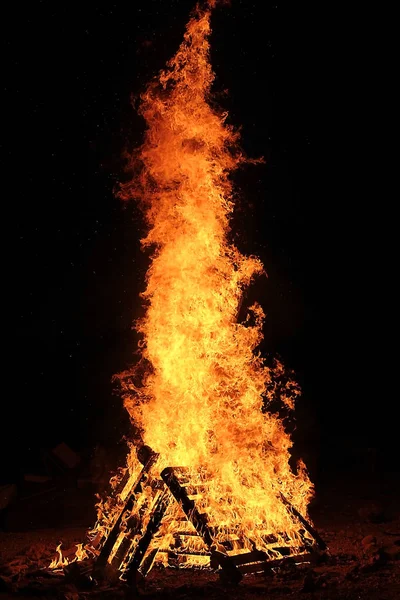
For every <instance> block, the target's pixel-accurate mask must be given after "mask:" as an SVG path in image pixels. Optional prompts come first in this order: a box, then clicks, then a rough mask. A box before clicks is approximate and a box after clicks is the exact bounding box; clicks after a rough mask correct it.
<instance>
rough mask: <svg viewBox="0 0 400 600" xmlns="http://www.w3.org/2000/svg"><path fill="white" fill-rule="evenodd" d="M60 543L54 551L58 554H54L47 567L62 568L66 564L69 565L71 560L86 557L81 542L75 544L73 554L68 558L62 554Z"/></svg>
mask: <svg viewBox="0 0 400 600" xmlns="http://www.w3.org/2000/svg"><path fill="white" fill-rule="evenodd" d="M61 546H62V543H61V544H59V545H58V546H57V548H56V552H57V553H58V556H56V557H55V558H54V559H53V560H52V561H51V563H50V564H49V569H63V568H64V567H66V566H67V565H70V564H71V563H73V562H77V561H82V560H84V559H85V558H87V557H88V555H87V552H86V550H85V549H84V547H83V544H77V545H76V552H75V556H74V557H73V558H72V559H71V560H69V559H68V558H67V557H66V556H63V553H62V550H61Z"/></svg>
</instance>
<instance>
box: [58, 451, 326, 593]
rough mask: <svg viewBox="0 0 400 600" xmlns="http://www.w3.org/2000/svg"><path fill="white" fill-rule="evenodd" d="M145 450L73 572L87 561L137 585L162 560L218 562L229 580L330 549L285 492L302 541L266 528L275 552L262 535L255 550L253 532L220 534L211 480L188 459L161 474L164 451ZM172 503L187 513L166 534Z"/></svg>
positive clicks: (98, 572)
mask: <svg viewBox="0 0 400 600" xmlns="http://www.w3.org/2000/svg"><path fill="white" fill-rule="evenodd" d="M139 458H140V459H141V462H142V464H143V467H142V469H141V471H140V473H139V474H138V476H137V477H136V478H135V479H133V477H132V474H129V473H126V474H125V476H124V478H123V479H122V481H121V482H120V484H119V486H118V488H117V489H115V490H114V493H113V497H114V500H115V506H116V507H117V508H116V510H114V515H115V516H114V520H113V522H112V523H111V524H110V523H108V525H107V526H104V523H103V524H102V523H101V519H100V521H99V522H98V524H97V526H96V528H95V530H96V529H97V530H98V533H97V534H96V535H95V536H94V537H93V538H92V539H90V540H89V541H88V542H87V544H86V545H85V550H86V554H87V555H88V556H89V557H90V558H88V559H86V560H85V561H83V562H82V563H73V564H72V565H70V566H69V567H66V569H65V571H66V574H68V575H69V576H71V575H73V570H75V572H76V573H77V571H76V569H77V567H78V564H79V577H82V576H89V577H91V578H92V579H95V580H104V579H110V578H111V579H115V580H117V579H122V580H123V581H125V582H126V583H128V584H129V585H132V586H134V585H135V584H136V583H137V582H138V580H141V579H143V578H145V577H146V575H147V574H148V573H149V571H150V570H151V568H152V567H153V565H154V564H156V563H160V562H161V563H162V564H163V565H165V566H171V567H183V568H185V567H200V568H210V569H213V570H216V571H217V572H218V574H219V576H220V578H221V580H222V581H224V582H225V583H231V584H238V583H239V582H240V581H241V579H242V577H243V575H245V574H247V573H260V572H268V571H271V570H274V569H277V568H279V567H280V566H282V565H283V564H285V563H293V564H301V563H304V562H310V561H311V560H312V559H313V558H315V556H316V555H321V553H323V552H324V551H325V550H326V544H325V543H324V541H323V540H322V539H321V538H320V536H319V535H318V533H317V532H316V531H315V529H314V528H313V527H312V526H311V524H310V523H308V522H307V520H306V519H304V517H303V516H302V515H301V514H300V513H299V512H298V511H297V510H296V509H295V508H294V507H292V506H291V504H290V503H289V502H288V501H287V500H286V498H285V497H284V496H283V495H282V494H281V495H280V501H281V502H282V503H283V504H284V505H285V507H286V508H287V510H288V511H289V512H290V513H291V516H292V518H293V520H297V521H298V523H299V525H300V527H301V528H300V537H301V544H296V546H294V545H293V542H291V540H290V539H289V537H288V536H286V537H285V535H282V534H281V535H280V536H279V541H278V537H277V536H274V535H265V536H263V539H264V540H265V541H266V542H267V548H268V551H267V552H265V551H261V550H258V549H257V548H256V546H255V544H254V543H253V544H251V546H252V549H251V550H249V540H247V543H246V544H245V541H244V540H243V539H241V538H240V536H238V535H237V534H236V533H235V532H227V533H226V535H224V537H223V541H222V542H221V541H217V539H216V537H217V535H216V530H215V528H213V527H212V526H211V525H210V524H209V522H208V519H207V516H206V515H205V514H202V513H200V512H199V510H198V508H197V506H196V499H199V498H200V497H201V495H202V493H203V491H204V490H203V489H202V488H203V487H204V481H203V482H202V483H203V485H201V484H199V483H193V481H191V477H190V473H189V471H188V469H186V468H183V467H168V468H166V469H164V470H163V471H162V473H161V476H158V475H156V463H157V460H158V455H157V454H155V453H154V452H152V451H151V450H150V448H147V447H143V448H142V449H141V454H139ZM171 510H172V511H175V512H174V515H175V518H176V514H179V515H180V517H178V518H177V519H176V522H175V525H176V527H175V530H174V534H173V535H169V536H168V540H166V539H164V535H163V534H161V533H160V529H161V526H162V522H163V519H164V517H165V516H166V515H168V514H169V511H171ZM103 520H106V518H105V517H104V519H103ZM98 525H100V527H98ZM101 525H103V526H101ZM219 539H220V537H219ZM282 540H284V542H282ZM277 557H278V558H277ZM73 565H75V566H73ZM72 567H73V570H72V571H71V568H72Z"/></svg>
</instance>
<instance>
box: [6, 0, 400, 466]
mask: <svg viewBox="0 0 400 600" xmlns="http://www.w3.org/2000/svg"><path fill="white" fill-rule="evenodd" d="M192 7H193V3H192V2H191V1H183V0H175V1H172V0H171V1H169V2H165V1H163V0H146V1H144V0H139V1H136V2H129V3H126V2H116V3H113V2H108V3H107V2H105V3H104V4H103V5H100V4H99V3H96V2H95V3H89V4H88V5H84V4H83V3H81V5H78V4H75V5H74V4H72V5H71V4H64V3H51V2H33V3H29V4H28V5H27V7H25V8H24V9H23V10H22V9H21V10H20V9H19V8H18V7H16V9H15V10H14V11H12V12H10V13H9V14H8V15H7V19H6V22H5V32H4V33H5V38H6V46H5V57H6V59H7V64H8V73H7V81H6V83H5V92H6V97H7V98H8V100H9V104H8V108H7V110H6V111H5V113H4V116H5V121H6V130H7V134H8V135H7V138H6V143H5V144H4V149H5V157H6V160H7V163H6V164H7V167H6V170H5V172H4V184H5V185H4V189H5V194H6V198H5V201H4V207H5V208H7V209H8V208H9V207H11V216H8V215H7V217H5V218H4V220H3V230H4V233H5V237H8V233H9V232H10V233H11V234H12V241H11V243H10V245H9V244H8V243H7V246H6V252H5V255H4V259H5V260H4V263H5V265H6V266H10V273H11V274H10V276H9V277H7V281H6V296H7V298H8V299H9V300H11V308H10V310H9V311H8V310H7V311H6V313H5V314H4V315H3V316H4V321H5V326H6V327H8V328H10V330H11V337H10V339H11V341H10V342H7V343H6V354H7V357H8V361H7V363H8V364H9V366H7V372H6V374H5V393H4V396H3V401H2V414H3V417H4V420H3V426H2V428H3V434H2V435H3V440H6V438H7V437H8V436H7V432H9V433H11V436H10V438H11V439H10V440H8V439H7V441H6V445H5V451H4V452H3V455H2V456H3V458H5V461H4V463H5V467H4V468H5V469H6V470H7V471H8V473H9V474H10V473H12V472H16V471H21V470H24V469H27V468H30V467H31V466H32V465H34V464H35V461H37V460H38V458H37V457H38V455H39V454H38V453H39V450H40V448H43V447H52V445H55V444H56V443H59V442H60V441H63V440H64V441H66V442H67V443H68V444H70V445H71V446H72V447H73V448H76V449H77V450H81V449H82V448H87V447H90V446H93V445H94V444H96V443H97V442H99V441H101V442H103V443H104V444H106V445H107V446H108V447H112V446H113V444H117V443H118V441H119V440H120V438H121V436H122V435H123V434H124V433H126V432H127V419H126V416H125V414H124V411H123V409H122V408H121V401H120V399H119V397H118V396H117V395H115V394H113V387H112V384H111V377H112V375H113V374H114V373H116V372H118V371H120V370H123V369H124V368H126V367H127V366H128V365H129V364H130V363H131V362H132V361H133V360H134V352H135V347H136V342H137V339H136V337H135V333H134V332H132V330H131V324H132V322H133V321H134V319H136V318H137V317H138V316H139V315H140V311H141V308H140V300H139V298H138V294H139V292H140V291H141V290H142V289H143V286H144V275H145V272H146V269H147V265H148V258H147V257H146V256H145V255H144V254H143V253H142V252H141V251H140V246H139V239H140V237H141V235H142V233H143V231H144V228H143V223H142V221H141V218H140V215H139V213H138V210H137V208H136V207H135V206H134V205H133V204H132V205H128V206H122V205H121V203H120V201H119V200H117V199H116V198H115V196H114V193H113V190H114V189H115V186H116V185H117V183H118V181H119V180H121V178H122V177H123V160H122V155H123V151H124V150H125V148H131V147H134V146H136V145H138V144H139V143H140V141H141V136H142V133H143V122H142V120H141V119H140V118H139V117H137V115H136V114H135V111H134V110H133V109H132V106H131V101H130V96H131V94H137V93H139V92H140V91H141V90H142V89H143V88H144V86H145V84H146V82H147V81H148V80H149V79H150V78H151V77H152V76H154V75H155V74H156V73H157V72H158V71H159V70H160V69H161V68H163V67H164V65H165V62H166V61H167V60H168V59H169V58H170V57H171V56H172V55H173V54H174V53H175V51H176V49H177V47H178V45H179V43H180V41H181V39H182V35H183V32H184V26H185V23H186V22H187V20H188V15H189V13H190V10H191V8H192ZM363 10H364V12H358V11H356V10H354V14H351V13H350V12H349V10H348V9H347V11H345V10H344V9H341V8H338V7H337V6H336V5H332V4H326V3H325V4H324V5H321V4H319V5H316V4H315V3H288V5H285V4H283V3H281V2H268V1H265V2H264V1H261V0H257V1H250V0H246V1H241V0H233V1H232V4H231V6H230V7H227V6H225V7H223V8H222V7H221V8H218V9H216V11H215V14H214V16H213V20H212V28H213V34H212V37H211V44H212V63H213V67H214V70H215V72H216V75H217V77H216V82H215V91H216V93H217V94H218V95H219V98H220V104H221V105H222V106H223V107H224V108H226V109H227V110H228V111H229V114H230V117H229V122H230V123H232V124H233V125H235V126H240V127H241V128H242V145H243V147H244V149H245V151H246V152H247V153H248V154H249V155H250V156H252V157H259V156H264V157H265V161H266V162H265V165H262V166H247V167H246V168H245V169H243V170H242V171H241V172H240V173H238V174H237V175H236V176H235V181H236V185H237V186H238V187H237V189H238V191H239V195H240V199H239V200H238V203H237V210H236V212H235V215H234V218H233V222H232V229H233V233H232V235H233V238H234V240H235V242H236V243H237V244H238V245H239V247H240V249H241V250H242V251H244V252H246V253H254V254H257V255H258V256H260V258H261V259H262V260H263V262H264V264H265V267H266V271H267V272H268V275H269V277H268V279H260V280H259V281H257V282H256V283H255V284H254V286H253V287H252V289H251V290H250V291H249V293H248V299H249V301H250V300H252V299H258V300H259V301H260V302H261V304H262V305H263V307H264V309H265V311H266V313H267V319H266V323H265V342H264V344H263V347H262V350H263V352H269V353H279V354H280V355H281V356H282V358H283V360H284V362H285V363H286V364H287V365H288V366H289V367H291V368H293V369H294V370H295V371H296V373H297V377H298V379H299V381H300V382H301V384H302V387H303V392H304V393H303V400H302V401H301V402H300V403H299V412H298V419H299V430H300V436H301V435H302V436H303V437H305V438H306V437H307V435H310V439H314V440H315V439H318V440H319V442H320V443H318V444H317V445H316V448H318V450H316V451H317V452H321V456H322V457H323V461H325V463H326V464H327V465H328V464H331V465H332V464H334V463H335V460H336V459H335V457H337V456H339V455H342V456H346V453H347V451H348V449H350V448H354V447H358V446H360V447H376V448H378V449H379V452H380V453H381V456H382V457H383V459H382V463H385V464H387V460H388V458H389V457H390V456H391V455H392V452H393V450H394V448H395V443H396V432H397V425H396V423H395V419H394V418H393V413H392V406H394V403H395V400H394V396H395V394H396V391H395V390H396V384H395V378H396V375H395V368H394V367H393V366H392V367H389V362H390V361H389V357H390V355H392V350H391V348H390V344H389V342H385V343H384V342H383V341H382V339H381V335H380V333H379V332H382V331H384V332H387V331H389V332H390V330H391V328H392V327H393V326H394V324H393V323H392V321H391V317H390V316H389V318H388V314H389V313H390V307H389V305H390V304H391V302H392V301H391V300H390V298H391V291H390V290H389V288H390V285H389V284H388V283H387V281H388V279H387V277H388V274H387V270H386V269H387V267H386V265H387V262H388V259H389V257H390V256H391V254H392V251H391V250H390V249H389V248H387V249H386V243H387V239H388V238H390V237H391V235H392V234H389V233H387V232H388V231H389V229H390V222H391V221H392V217H391V210H392V208H391V206H392V204H391V202H390V201H389V202H388V201H387V199H388V196H390V197H393V192H392V191H391V190H390V189H388V184H387V183H386V182H387V178H386V173H387V171H389V170H390V162H389V161H388V159H387V157H385V153H386V154H387V151H388V144H387V143H386V142H383V141H382V137H381V133H382V132H383V131H385V128H386V124H385V119H386V114H385V104H386V99H385V98H386V96H387V95H388V94H389V92H388V91H387V89H386V87H385V82H384V79H385V76H384V75H383V74H382V73H383V72H382V64H381V61H382V56H383V54H384V53H382V37H384V35H383V36H382V31H381V30H380V26H379V25H378V24H377V22H375V25H374V27H375V29H372V30H371V23H372V22H373V21H374V19H375V15H373V14H370V15H366V14H365V9H363ZM380 17H381V16H380ZM388 20H390V16H387V18H386V21H388ZM386 21H385V22H386ZM377 35H379V36H380V38H379V43H378V41H377ZM225 89H228V92H229V93H228V95H224V94H223V93H222V92H223V90H225ZM389 95H390V94H389ZM382 215H384V219H383V221H382V219H381V218H380V217H381V216H382ZM392 239H393V238H392ZM389 275H390V269H389ZM391 277H393V274H392V275H391ZM389 338H390V335H389ZM4 472H5V471H4V470H3V473H4Z"/></svg>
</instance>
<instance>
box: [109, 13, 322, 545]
mask: <svg viewBox="0 0 400 600" xmlns="http://www.w3.org/2000/svg"><path fill="white" fill-rule="evenodd" d="M211 4H213V3H209V4H208V6H207V7H206V8H205V9H202V8H200V7H197V8H196V10H195V12H194V15H193V17H192V18H191V20H190V21H189V23H188V25H187V30H186V33H185V36H184V41H183V43H182V44H181V46H180V48H179V50H178V52H177V53H176V55H175V56H174V58H173V59H172V60H171V61H170V62H169V63H168V65H167V68H166V69H165V70H164V71H162V72H161V73H160V75H159V76H158V78H157V79H156V80H155V81H153V82H151V83H150V85H149V86H148V87H147V90H146V91H145V93H144V94H143V96H142V98H141V106H140V113H141V115H142V116H143V117H144V118H145V120H146V123H147V130H146V133H145V139H144V143H143V145H142V146H141V147H140V148H138V149H137V150H136V151H134V152H133V153H132V155H131V163H130V164H131V167H132V171H133V177H132V180H131V181H130V182H129V183H127V184H125V185H124V186H122V189H121V192H120V195H121V197H122V198H124V199H130V198H134V199H139V200H140V201H141V203H142V205H143V209H144V212H145V217H146V221H147V224H148V233H147V235H146V237H145V238H144V239H143V240H142V243H143V246H144V247H151V248H152V249H153V251H152V257H151V264H150V267H149V270H148V273H147V280H146V289H145V291H144V293H143V298H144V299H145V304H146V312H145V316H144V318H143V319H142V320H141V322H140V323H139V324H138V325H137V329H138V331H139V332H140V333H141V335H142V339H143V341H142V346H141V355H142V361H141V367H140V369H142V366H143V364H145V365H146V366H147V372H146V373H145V375H144V376H142V377H141V382H140V384H138V383H137V381H138V373H139V371H138V369H137V368H136V370H135V369H133V370H131V371H128V372H125V373H123V374H122V375H121V381H122V383H123V386H124V394H125V405H126V408H127V409H128V411H129V414H130V416H131V418H132V421H133V422H134V424H135V426H136V427H138V428H139V429H140V431H141V435H142V438H143V440H144V442H145V443H146V444H148V445H149V446H151V448H153V450H155V451H156V452H158V453H160V461H159V468H160V470H161V469H162V468H164V467H166V466H187V467H190V468H192V469H193V472H198V469H199V467H202V468H204V473H206V475H204V479H205V480H206V481H207V485H208V491H207V493H206V494H204V496H203V498H202V499H201V500H199V502H200V510H201V511H202V512H205V513H206V514H207V515H208V518H209V519H210V521H211V522H212V523H214V524H215V526H217V527H219V528H220V529H221V531H222V530H223V529H225V530H226V529H230V530H235V531H238V532H239V533H240V534H241V535H243V536H245V537H247V538H251V539H252V540H253V541H255V542H257V545H258V546H259V547H262V543H261V541H259V535H258V532H260V531H263V532H265V531H268V532H270V533H279V532H282V531H285V532H287V533H289V534H291V535H292V537H294V538H295V537H296V531H294V528H295V526H294V525H293V521H292V520H291V519H290V515H289V514H288V511H287V509H286V507H285V506H284V505H283V504H282V503H281V502H280V501H279V493H280V492H283V493H284V495H285V496H286V497H287V498H288V500H289V501H290V502H291V503H292V504H293V505H294V506H295V507H296V508H297V509H298V510H299V511H300V512H302V513H303V514H305V513H306V510H307V504H308V501H309V498H310V494H311V489H312V484H311V483H310V481H309V479H308V477H307V474H306V472H305V469H304V468H303V466H302V465H300V466H299V467H298V469H297V472H293V471H292V469H291V468H290V466H289V459H290V453H289V450H290V447H291V440H290V436H289V435H288V433H287V432H286V431H285V429H284V426H283V424H282V421H281V419H280V418H279V417H278V415H276V414H272V413H270V412H268V403H269V402H270V401H271V400H272V399H273V398H274V391H273V390H274V381H275V375H276V372H275V370H273V369H270V368H268V367H267V365H266V363H265V362H264V360H263V358H262V357H261V356H260V354H259V353H257V346H258V345H259V342H260V340H261V339H262V324H263V317H264V315H263V311H262V309H261V307H260V306H258V305H254V306H252V307H251V308H250V309H249V314H248V317H247V319H245V320H244V321H243V322H238V311H239V307H240V304H241V299H242V295H243V291H244V289H245V288H246V286H248V285H249V284H250V282H251V280H252V278H253V277H254V276H255V275H258V274H261V273H262V272H263V266H262V264H261V262H260V261H259V259H258V258H256V257H248V256H244V255H243V254H241V253H240V251H239V250H238V249H237V248H236V247H235V246H234V245H233V244H232V243H231V242H230V241H229V229H230V225H229V224H230V218H231V215H232V211H233V208H234V204H233V199H232V186H231V181H230V179H229V175H230V173H231V172H232V171H233V170H234V169H235V168H237V167H238V165H239V164H240V163H242V162H244V161H245V160H246V159H245V157H244V156H243V154H242V153H241V151H240V149H239V147H238V134H237V132H235V131H234V130H233V129H232V127H231V126H229V125H227V123H226V116H227V115H226V114H225V113H223V112H221V111H220V110H219V109H217V108H216V107H215V106H214V104H213V102H212V97H211V95H210V89H211V85H212V83H213V79H214V74H213V71H212V69H211V65H210V60H209V50H210V48H209V39H208V38H209V34H210V12H211V8H210V6H211ZM276 369H278V370H279V369H281V366H280V365H277V367H276ZM140 372H142V371H140ZM296 394H297V388H296V386H295V385H291V384H290V383H289V384H288V386H287V393H286V395H285V394H281V398H280V399H281V400H283V402H285V403H286V404H287V406H288V407H292V404H293V395H296ZM265 408H266V409H267V410H265ZM262 409H263V410H262ZM171 523H172V521H171Z"/></svg>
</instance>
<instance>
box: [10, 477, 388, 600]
mask: <svg viewBox="0 0 400 600" xmlns="http://www.w3.org/2000/svg"><path fill="white" fill-rule="evenodd" d="M63 491H64V493H63V494H62V498H63V501H61V500H60V498H59V496H58V497H57V493H56V492H54V490H53V492H52V493H51V492H49V493H48V494H47V495H46V493H43V494H39V495H36V496H35V495H33V496H32V497H31V500H30V503H29V510H27V507H26V505H25V506H24V505H23V504H22V508H21V503H20V504H19V505H18V503H16V504H15V506H14V508H13V510H12V511H10V514H9V516H8V519H7V521H6V523H8V525H7V526H6V529H7V530H6V531H4V532H2V533H0V600H7V599H8V598H15V597H17V598H18V597H20V598H23V599H25V600H27V599H30V598H35V599H38V598H46V599H52V598H54V600H94V599H96V600H97V599H103V598H104V599H118V598H125V597H126V591H125V590H124V589H123V588H121V587H120V586H109V587H108V588H107V587H103V588H101V589H98V588H93V589H91V590H84V589H78V588H77V587H75V585H73V584H67V583H66V582H65V579H64V577H63V576H62V575H59V574H58V575H57V574H56V575H54V576H53V577H51V576H47V577H43V575H44V574H45V572H43V571H40V570H39V569H41V568H43V567H47V566H48V564H49V562H50V560H51V559H52V558H53V557H54V556H55V551H54V550H55V547H56V546H57V545H58V543H59V542H60V541H63V548H65V549H68V548H72V547H73V546H74V544H77V543H80V542H81V541H82V540H83V539H84V535H85V529H86V527H85V526H84V524H83V523H81V522H79V512H80V514H81V519H82V520H83V521H85V519H86V520H87V519H88V518H89V516H91V505H90V506H89V503H91V502H92V498H91V496H92V493H90V494H87V493H86V492H82V490H73V489H71V488H70V489H64V490H63ZM52 494H53V495H52ZM54 494H55V496H54ZM45 498H47V500H45ZM57 498H58V499H57ZM74 498H75V503H74ZM63 502H64V505H63ZM46 503H47V511H46ZM43 505H45V506H44V508H43ZM73 505H74V510H72V508H71V507H72V506H73ZM77 505H78V506H79V510H78V509H77ZM35 506H36V508H37V510H36V511H35V510H34V509H35ZM54 506H56V507H57V511H58V512H60V513H61V514H59V515H58V519H59V520H60V519H61V521H62V520H63V521H64V523H68V525H69V526H66V525H65V524H64V526H61V525H60V524H59V522H58V521H57V520H56V521H54V519H53V520H52V519H51V518H50V515H51V512H52V511H51V508H52V507H54ZM46 512H47V514H48V519H49V521H52V523H53V525H54V523H56V524H57V526H53V527H52V528H45V527H44V526H43V519H45V516H46ZM310 513H311V517H312V519H313V522H314V524H315V526H316V528H317V529H318V531H319V533H320V534H321V536H322V537H323V538H324V540H325V541H326V542H327V544H328V547H329V556H328V557H327V558H326V560H325V561H324V562H322V563H321V564H319V565H313V566H310V565H308V566H306V567H302V568H301V569H300V570H292V569H287V570H285V571H281V572H280V573H276V574H274V575H262V576H248V577H245V578H244V580H243V581H242V583H241V584H240V585H239V586H237V587H228V588H227V587H224V586H223V584H222V583H221V582H220V580H219V578H218V576H217V575H216V574H215V573H209V572H205V571H194V572H193V571H183V570H180V571H176V570H171V569H168V570H164V569H162V570H159V569H153V571H152V572H151V573H150V575H149V576H148V578H147V580H146V582H145V585H144V586H141V587H140V589H139V590H138V592H137V593H136V594H139V595H140V596H141V597H143V598H144V599H147V600H151V599H158V598H171V599H174V600H175V599H176V600H188V599H189V598H190V599H197V598H210V599H217V598H230V599H232V600H239V599H240V600H242V599H243V600H253V599H259V598H271V600H281V599H282V600H283V599H292V598H301V599H303V598H304V600H308V599H312V600H353V599H354V600H395V599H396V598H400V485H399V481H398V478H397V477H396V476H395V475H393V474H386V475H381V476H378V475H376V474H370V475H369V474H364V476H363V477H362V478H360V477H357V478H356V477H354V476H350V477H347V478H344V477H338V476H335V477H332V478H330V480H329V482H328V483H326V482H325V483H323V484H321V485H320V487H319V489H317V495H316V500H315V502H314V503H313V505H312V506H311V508H310ZM27 514H29V518H28V519H27V518H26V515H27ZM35 514H37V515H41V516H40V519H39V518H38V521H37V522H36V523H35V519H34V518H32V515H35ZM68 514H70V515H73V517H74V518H73V519H72V521H71V520H68ZM38 525H41V526H42V527H41V528H40V529H39V528H38ZM35 526H36V528H33V527H35Z"/></svg>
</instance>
